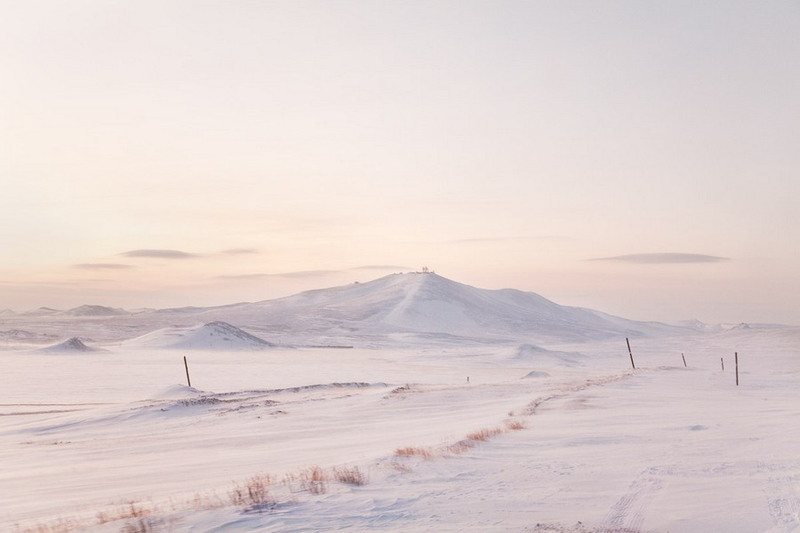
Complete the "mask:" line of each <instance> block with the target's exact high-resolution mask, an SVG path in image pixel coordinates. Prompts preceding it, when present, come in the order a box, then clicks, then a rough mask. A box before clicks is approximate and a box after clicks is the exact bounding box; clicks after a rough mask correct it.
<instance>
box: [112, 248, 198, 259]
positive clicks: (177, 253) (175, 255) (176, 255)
mask: <svg viewBox="0 0 800 533" xmlns="http://www.w3.org/2000/svg"><path fill="white" fill-rule="evenodd" d="M120 255H123V256H125V257H150V258H155V259H191V258H193V257H199V256H198V255H197V254H190V253H188V252H182V251H181V250H130V251H128V252H123V253H121V254H120Z"/></svg>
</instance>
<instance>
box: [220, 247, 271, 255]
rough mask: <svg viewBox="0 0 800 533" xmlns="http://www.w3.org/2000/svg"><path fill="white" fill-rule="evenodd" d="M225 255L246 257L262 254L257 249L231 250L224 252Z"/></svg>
mask: <svg viewBox="0 0 800 533" xmlns="http://www.w3.org/2000/svg"><path fill="white" fill-rule="evenodd" d="M220 253H221V254H223V255H245V254H258V253H261V252H259V251H258V250H256V249H255V248H231V249H230V250H222V251H221V252H220Z"/></svg>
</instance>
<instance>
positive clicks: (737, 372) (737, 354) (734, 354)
mask: <svg viewBox="0 0 800 533" xmlns="http://www.w3.org/2000/svg"><path fill="white" fill-rule="evenodd" d="M733 356H734V358H735V360H736V386H737V387H738V386H739V352H733Z"/></svg>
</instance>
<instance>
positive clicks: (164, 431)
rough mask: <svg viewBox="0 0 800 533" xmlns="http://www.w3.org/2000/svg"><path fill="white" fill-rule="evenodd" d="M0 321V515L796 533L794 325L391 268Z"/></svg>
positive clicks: (149, 522)
mask: <svg viewBox="0 0 800 533" xmlns="http://www.w3.org/2000/svg"><path fill="white" fill-rule="evenodd" d="M89 311H91V309H89ZM89 311H87V312H89ZM221 320H225V321H226V322H227V323H228V324H233V326H235V327H232V326H230V325H228V324H225V323H222V322H220V321H221ZM540 324H544V326H542V327H539V326H538V325H540ZM238 327H240V328H242V329H244V330H245V331H246V332H247V333H245V331H240V330H238V329H237V328H238ZM0 335H2V336H1V337H0V339H3V344H2V347H3V348H4V349H3V350H2V351H0V365H2V368H3V371H2V375H3V378H2V379H3V386H2V393H1V394H2V395H1V396H0V398H2V399H0V460H1V461H2V465H3V467H2V470H1V471H0V530H2V531H20V532H25V531H31V532H32V531H37V532H38V531H41V532H55V531H64V532H66V531H89V532H96V533H108V532H119V531H126V532H136V531H143V532H144V531H158V532H160V531H163V532H168V531H173V532H183V531H186V532H189V531H191V532H211V531H217V532H222V531H232V532H244V531H270V532H283V531H287V532H288V531H331V530H346V531H537V532H570V531H574V532H584V533H585V532H601V531H603V532H629V533H630V532H672V533H676V532H791V531H800V410H799V409H798V406H800V328H796V327H788V326H767V325H762V326H756V325H751V326H750V327H744V326H740V327H727V328H722V327H700V326H699V325H694V327H688V326H687V327H684V328H678V327H668V326H664V325H659V324H650V323H636V322H631V321H626V320H624V319H621V318H617V317H610V316H608V315H604V314H602V313H596V312H593V311H589V310H582V309H575V308H566V307H562V306H557V305H556V304H553V303H552V302H548V301H547V300H544V299H543V298H541V297H538V296H536V295H533V294H530V293H520V292H518V291H483V290H479V289H474V288H471V287H467V286H464V285H460V284H456V283H455V282H451V281H450V280H446V279H445V278H441V277H439V276H435V275H402V276H390V277H388V278H382V279H381V280H376V281H375V282H370V283H364V284H360V285H358V286H348V287H340V288H334V289H326V290H322V291H314V292H312V293H305V294H302V295H297V296H295V297H291V298H288V299H283V300H277V301H273V302H260V303H256V304H239V305H235V306H226V307H224V308H215V309H180V310H169V311H157V312H156V311H154V312H145V313H138V314H129V313H124V312H121V311H118V310H117V312H114V313H108V312H104V311H103V310H99V311H97V312H96V313H94V314H91V313H90V314H88V315H87V314H86V313H68V312H64V313H61V314H53V313H48V314H46V315H42V314H38V315H37V314H34V315H15V316H4V317H3V318H2V321H0ZM73 337H79V339H77V340H78V341H79V342H75V341H74V340H73V339H72V338H73ZM626 337H629V338H630V340H631V346H632V349H633V356H634V358H635V362H636V369H635V370H634V369H632V368H631V361H630V358H629V354H628V350H627V346H626V343H625V338H626ZM66 339H69V342H64V341H65V340H66ZM83 348H94V350H90V351H87V350H84V349H83ZM734 353H738V357H739V367H740V368H739V381H740V383H739V385H738V386H737V384H736V372H735V363H734ZM681 354H683V356H684V357H685V360H686V366H684V363H683V358H682V357H681ZM184 356H186V358H187V360H188V364H189V372H190V377H191V381H192V387H189V386H187V381H186V372H185V368H184V362H183V357H184ZM723 362H724V365H725V368H724V370H723V368H722V364H723Z"/></svg>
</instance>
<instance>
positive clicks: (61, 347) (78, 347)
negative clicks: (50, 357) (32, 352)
mask: <svg viewBox="0 0 800 533" xmlns="http://www.w3.org/2000/svg"><path fill="white" fill-rule="evenodd" d="M38 351H40V352H48V353H53V352H62V353H63V352H97V351H100V350H99V349H98V348H92V347H91V346H86V345H85V344H84V343H83V341H82V340H81V339H79V338H78V337H70V338H69V339H67V340H65V341H64V342H60V343H58V344H54V345H52V346H48V347H46V348H41V349H40V350H38Z"/></svg>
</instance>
